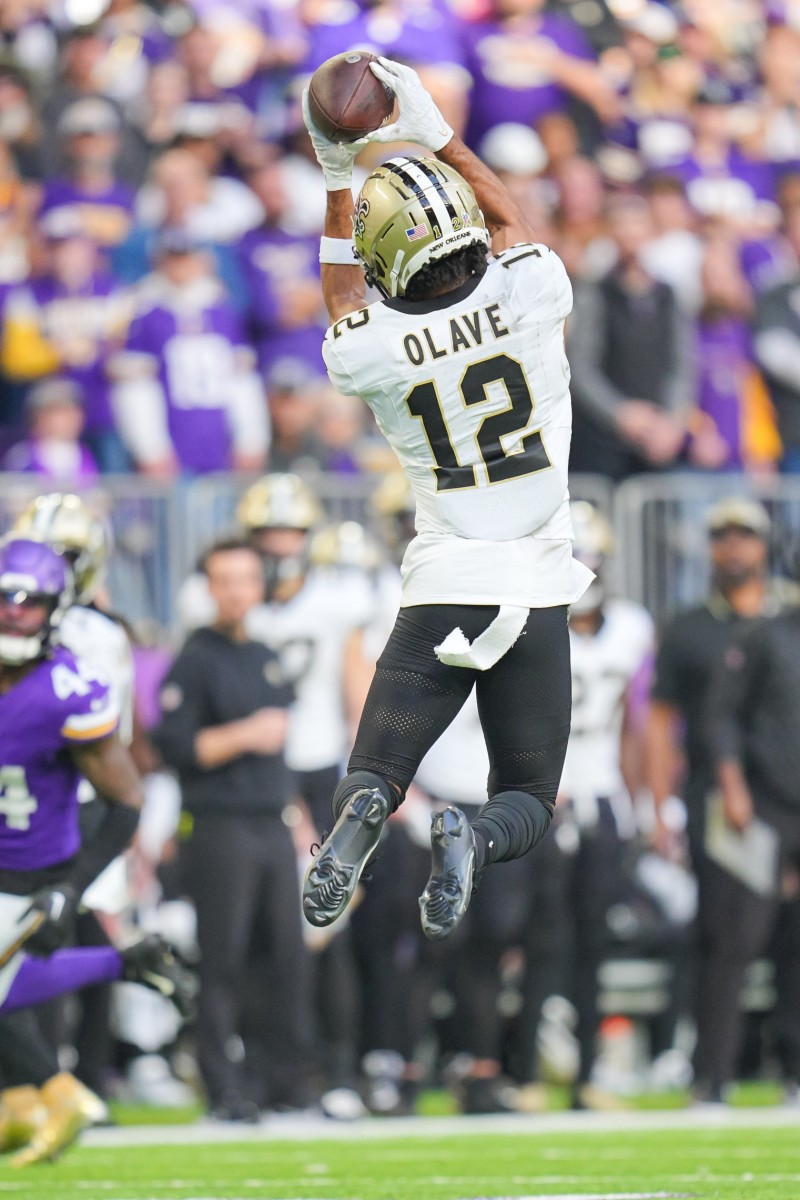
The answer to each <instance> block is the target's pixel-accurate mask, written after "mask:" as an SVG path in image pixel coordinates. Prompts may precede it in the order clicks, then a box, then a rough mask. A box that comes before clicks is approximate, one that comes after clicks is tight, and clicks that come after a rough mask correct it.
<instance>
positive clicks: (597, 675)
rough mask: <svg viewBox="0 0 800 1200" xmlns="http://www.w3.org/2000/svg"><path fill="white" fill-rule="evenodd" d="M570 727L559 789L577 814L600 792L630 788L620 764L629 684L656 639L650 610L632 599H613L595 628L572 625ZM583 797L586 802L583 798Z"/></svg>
mask: <svg viewBox="0 0 800 1200" xmlns="http://www.w3.org/2000/svg"><path fill="white" fill-rule="evenodd" d="M569 640H570V649H571V652H572V730H571V733H570V738H569V742H568V744H567V757H566V761H565V763H564V771H563V773H562V776H561V792H562V793H563V794H564V795H565V796H569V797H570V799H572V800H573V802H574V804H575V806H576V809H577V811H578V814H580V812H581V810H582V807H583V805H584V804H585V805H591V804H592V803H593V802H594V801H595V800H596V799H597V798H598V797H600V796H604V797H606V798H607V799H609V800H611V799H613V798H614V797H617V796H621V795H624V794H625V793H626V785H625V781H624V779H623V777H622V768H621V764H620V739H621V737H622V728H623V721H624V718H625V707H626V704H627V700H628V692H629V689H630V685H631V683H632V681H633V680H634V678H635V677H636V675H637V674H638V672H639V671H640V670H641V668H642V666H643V665H644V664H645V662H646V660H647V658H648V656H649V655H650V654H651V653H652V651H653V647H654V645H655V629H654V625H653V619H652V617H651V616H650V614H649V613H648V612H647V611H646V610H645V609H644V608H642V607H641V605H639V604H633V603H632V602H631V601H629V600H609V601H607V602H606V603H605V604H604V606H603V609H602V622H601V624H600V628H599V629H598V630H597V632H596V633H594V634H588V633H585V634H584V633H576V632H575V631H574V630H573V629H570V638H569ZM582 802H583V804H582Z"/></svg>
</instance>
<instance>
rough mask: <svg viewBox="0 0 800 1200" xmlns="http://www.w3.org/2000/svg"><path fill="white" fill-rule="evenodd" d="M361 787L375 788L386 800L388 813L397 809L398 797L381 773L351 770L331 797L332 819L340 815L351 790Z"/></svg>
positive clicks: (357, 790)
mask: <svg viewBox="0 0 800 1200" xmlns="http://www.w3.org/2000/svg"><path fill="white" fill-rule="evenodd" d="M362 788H377V790H378V791H379V792H380V794H381V795H382V796H383V797H384V798H385V799H386V800H387V801H388V804H389V813H390V814H391V813H393V812H395V811H396V810H397V808H398V805H399V804H400V797H399V796H398V794H397V792H396V791H395V789H394V788H393V787H392V785H391V784H390V783H388V782H387V781H386V780H385V779H384V778H383V777H382V776H381V775H376V774H375V772H374V771H351V772H350V774H349V775H345V777H344V779H342V780H341V781H340V782H339V784H338V785H337V787H336V791H335V792H334V793H333V797H332V799H331V808H332V809H333V819H334V821H337V820H338V819H339V816H340V815H341V812H342V809H343V808H344V806H345V804H347V801H348V800H349V799H350V797H351V796H352V795H353V792H359V791H361V789H362Z"/></svg>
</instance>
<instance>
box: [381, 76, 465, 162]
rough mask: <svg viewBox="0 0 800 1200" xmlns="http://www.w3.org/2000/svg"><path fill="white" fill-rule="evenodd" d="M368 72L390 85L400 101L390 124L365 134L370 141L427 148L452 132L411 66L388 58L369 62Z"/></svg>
mask: <svg viewBox="0 0 800 1200" xmlns="http://www.w3.org/2000/svg"><path fill="white" fill-rule="evenodd" d="M369 66H370V70H371V71H372V73H373V74H374V75H375V76H376V77H377V78H378V79H380V81H381V83H385V84H386V86H387V87H390V88H391V89H392V91H393V92H394V94H395V95H396V96H397V99H398V102H399V104H400V116H399V118H398V119H397V120H396V121H395V122H394V124H393V125H382V126H381V128H380V129H376V130H375V132H374V133H370V134H369V135H368V141H370V142H415V143H416V144H417V145H418V146H425V147H426V148H427V149H428V150H433V151H434V153H435V152H436V151H437V150H441V148H442V146H446V145H447V143H448V142H449V141H450V138H451V137H452V136H453V130H452V129H451V128H450V126H449V125H448V124H447V121H445V119H444V117H443V116H442V114H441V113H440V112H439V109H438V108H437V107H436V105H435V104H434V102H433V97H432V96H431V94H430V92H429V91H428V90H427V89H426V88H425V86H424V84H423V82H422V80H421V79H420V77H419V75H418V74H417V72H416V71H415V70H414V69H413V67H404V66H402V64H401V63H396V62H392V60H391V59H390V58H379V59H378V61H377V62H371V63H370V64H369Z"/></svg>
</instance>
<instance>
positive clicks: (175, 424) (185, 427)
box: [125, 288, 252, 474]
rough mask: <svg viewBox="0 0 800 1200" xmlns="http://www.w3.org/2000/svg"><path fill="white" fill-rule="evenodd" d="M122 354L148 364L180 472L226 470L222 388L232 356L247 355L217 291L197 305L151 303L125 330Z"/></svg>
mask: <svg viewBox="0 0 800 1200" xmlns="http://www.w3.org/2000/svg"><path fill="white" fill-rule="evenodd" d="M125 349H126V352H131V353H134V354H136V355H141V356H145V358H149V359H150V360H151V364H152V367H153V370H154V372H155V373H156V375H157V377H158V380H159V382H160V384H161V387H162V389H163V392H164V398H165V400H166V404H167V422H168V427H169V435H170V438H171V439H172V444H173V446H174V447H175V453H176V455H177V457H178V460H179V462H180V465H181V468H182V469H183V470H184V471H188V472H193V473H197V474H204V473H205V472H207V471H224V470H228V469H229V468H230V466H231V444H232V443H231V432H230V427H229V422H228V402H227V394H228V384H229V381H230V379H231V378H232V376H233V375H234V374H236V366H235V361H236V357H237V355H239V354H241V353H249V354H250V355H252V350H251V349H250V347H249V345H248V343H247V341H246V339H245V336H244V331H243V329H242V326H241V322H240V320H239V317H238V315H237V313H236V311H235V310H234V308H233V307H232V306H231V304H230V302H229V301H228V300H227V298H226V296H225V293H224V291H223V289H222V288H215V289H214V298H212V297H211V294H210V293H209V299H208V302H207V303H206V304H204V305H202V306H199V305H198V306H197V307H195V306H194V305H192V306H191V307H188V305H187V306H186V307H182V306H177V305H176V306H173V305H171V304H170V303H169V300H168V298H167V297H161V298H156V299H155V300H154V301H153V302H152V303H151V304H150V305H149V306H148V307H146V308H145V309H144V310H142V311H140V312H139V315H138V316H137V317H136V318H135V319H134V321H133V322H132V324H131V327H130V329H129V331H128V338H127V342H126V347H125Z"/></svg>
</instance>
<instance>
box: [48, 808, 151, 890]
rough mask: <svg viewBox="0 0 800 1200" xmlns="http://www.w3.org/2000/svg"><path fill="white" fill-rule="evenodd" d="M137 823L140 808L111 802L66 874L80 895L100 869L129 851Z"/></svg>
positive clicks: (68, 881)
mask: <svg viewBox="0 0 800 1200" xmlns="http://www.w3.org/2000/svg"><path fill="white" fill-rule="evenodd" d="M138 824H139V811H138V809H135V808H128V807H127V806H126V805H123V804H109V805H108V806H107V808H106V813H105V816H104V817H103V820H102V821H101V822H100V824H99V826H98V827H97V832H96V833H95V834H94V837H92V838H91V840H90V841H89V842H87V844H86V845H85V846H83V847H82V848H81V851H80V854H79V855H78V859H77V862H76V863H75V866H74V867H73V868H72V870H71V871H69V872H68V873H67V875H66V876H65V880H66V882H67V883H71V884H72V885H73V886H74V887H76V888H77V889H78V894H79V895H81V894H82V893H83V892H85V890H86V888H87V887H88V886H89V884H90V883H92V882H93V881H94V880H95V879H96V878H97V876H98V875H99V874H100V872H101V871H103V870H104V869H105V868H106V867H107V866H108V864H109V863H110V862H111V861H112V860H113V859H115V858H116V857H117V855H118V854H121V853H122V852H123V850H127V848H128V846H129V845H130V842H131V838H132V837H133V835H134V833H135V832H136V827H137V825H138Z"/></svg>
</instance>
